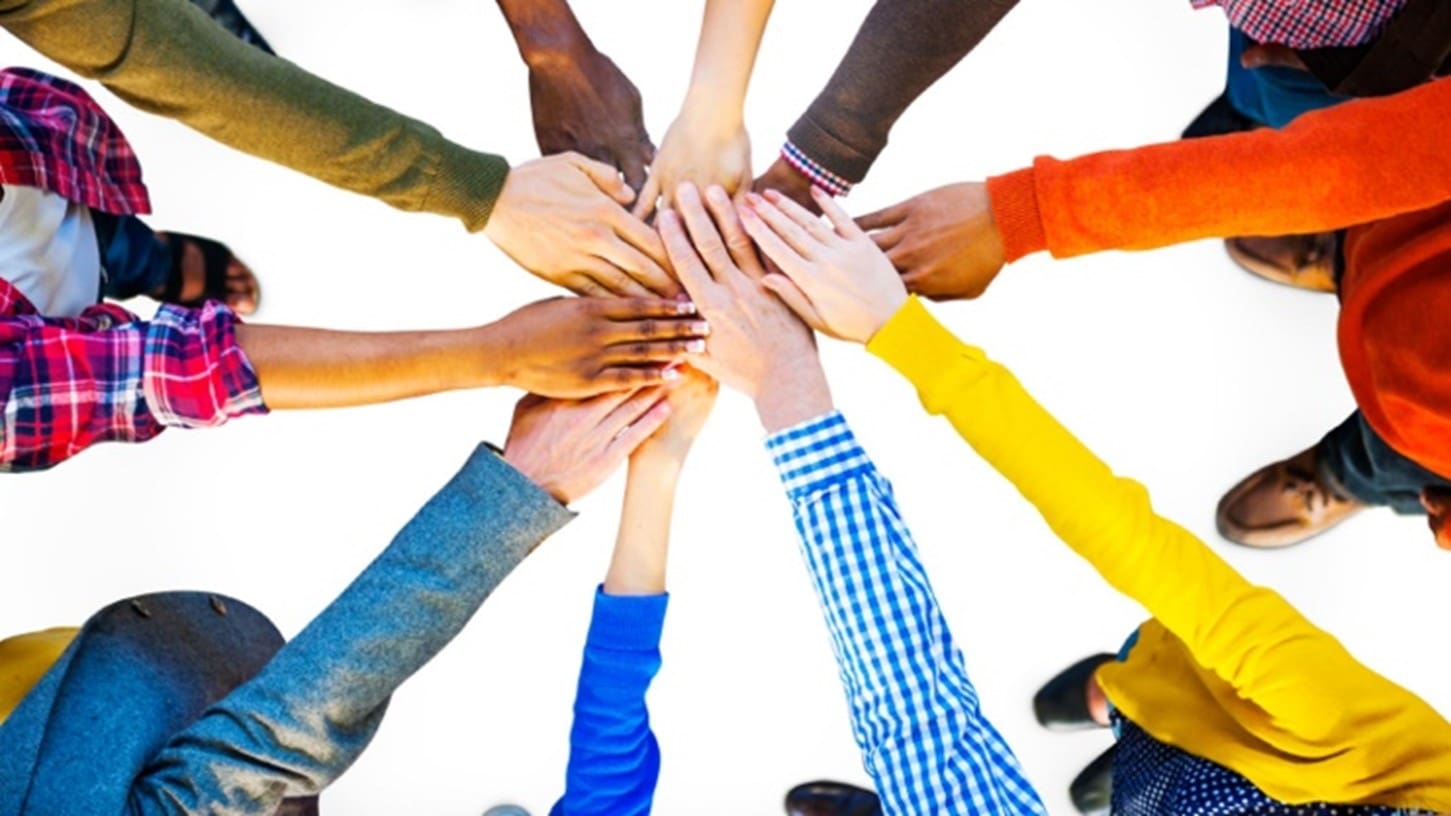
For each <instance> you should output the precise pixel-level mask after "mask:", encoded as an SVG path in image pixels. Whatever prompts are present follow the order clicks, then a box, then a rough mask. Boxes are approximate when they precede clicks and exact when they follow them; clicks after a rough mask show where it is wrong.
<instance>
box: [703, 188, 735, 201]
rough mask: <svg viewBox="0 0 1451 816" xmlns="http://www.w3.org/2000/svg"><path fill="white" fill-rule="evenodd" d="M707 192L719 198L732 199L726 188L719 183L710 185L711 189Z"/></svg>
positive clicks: (712, 196)
mask: <svg viewBox="0 0 1451 816" xmlns="http://www.w3.org/2000/svg"><path fill="white" fill-rule="evenodd" d="M705 194H706V195H708V196H710V197H711V198H714V199H717V200H726V201H729V200H730V196H729V195H727V194H726V191H725V188H724V187H722V186H720V185H719V184H712V185H710V189H708V190H706V191H705Z"/></svg>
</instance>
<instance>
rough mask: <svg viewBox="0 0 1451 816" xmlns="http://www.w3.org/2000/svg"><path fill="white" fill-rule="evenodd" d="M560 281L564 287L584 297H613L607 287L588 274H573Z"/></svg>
mask: <svg viewBox="0 0 1451 816" xmlns="http://www.w3.org/2000/svg"><path fill="white" fill-rule="evenodd" d="M562 283H563V284H564V286H565V288H567V289H569V291H571V292H574V293H575V294H576V295H582V296H584V297H592V298H612V297H614V293H613V292H611V291H610V290H609V289H606V288H605V287H604V286H601V285H600V283H599V282H598V281H596V280H595V279H594V278H591V277H589V276H588V275H582V274H575V275H573V276H571V277H569V278H566V279H565V280H564V281H562Z"/></svg>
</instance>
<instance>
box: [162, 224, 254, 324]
mask: <svg viewBox="0 0 1451 816" xmlns="http://www.w3.org/2000/svg"><path fill="white" fill-rule="evenodd" d="M156 237H157V238H158V239H160V240H161V242H162V243H168V242H169V241H171V240H172V238H171V236H169V235H167V234H166V233H164V232H158V233H156ZM206 286H207V266H206V256H205V255H204V254H203V253H202V250H201V247H199V246H197V245H196V244H194V243H191V242H188V243H187V244H186V245H185V246H184V247H182V256H181V295H180V296H178V297H177V298H176V299H175V302H177V303H183V304H184V303H194V302H197V301H200V300H201V299H203V298H204V297H207V296H211V297H217V294H216V293H209V292H207V291H206ZM152 297H153V298H155V299H157V300H161V299H162V296H161V294H160V293H153V294H152ZM261 298H262V285H261V283H259V282H258V280H257V276H256V275H254V274H253V273H252V269H251V268H250V267H248V266H247V265H246V264H244V263H242V262H241V261H240V260H238V259H237V257H236V256H235V255H233V256H232V258H231V260H229V261H228V262H227V291H226V292H225V294H224V296H222V297H217V299H218V300H221V301H222V302H223V303H226V304H227V306H228V307H229V308H231V310H232V311H234V312H236V313H237V314H239V315H242V316H243V317H245V316H247V315H250V314H253V313H254V312H256V311H257V303H258V301H260V300H261Z"/></svg>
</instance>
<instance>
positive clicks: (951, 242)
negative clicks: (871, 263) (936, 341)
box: [857, 183, 1006, 300]
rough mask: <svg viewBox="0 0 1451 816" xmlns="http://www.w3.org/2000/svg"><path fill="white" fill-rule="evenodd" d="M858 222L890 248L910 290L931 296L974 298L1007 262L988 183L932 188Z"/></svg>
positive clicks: (894, 262)
mask: <svg viewBox="0 0 1451 816" xmlns="http://www.w3.org/2000/svg"><path fill="white" fill-rule="evenodd" d="M857 224H858V225H859V226H861V228H862V229H864V230H866V231H867V232H870V233H871V234H872V240H873V241H875V242H876V244H877V246H878V247H880V248H881V250H882V251H883V252H885V253H887V258H888V259H890V260H891V262H892V265H893V266H895V267H897V271H898V272H901V273H902V282H903V283H905V284H907V289H908V291H910V292H913V293H916V294H919V295H921V296H923V297H925V298H929V299H931V300H961V299H970V298H975V297H977V296H978V295H981V294H982V293H983V291H985V290H986V289H987V288H988V285H989V284H991V283H992V282H993V279H994V278H996V277H997V274H998V272H999V271H1001V270H1002V268H1003V264H1004V263H1006V261H1005V259H1004V255H1003V237H1002V233H1000V232H999V231H998V226H997V222H996V221H995V220H994V219H993V210H992V202H991V201H989V199H988V193H987V186H986V185H983V184H977V183H963V184H949V185H948V186H946V187H938V188H937V189H935V190H928V191H927V192H925V193H922V194H921V195H919V196H916V197H915V198H909V199H907V200H906V201H903V202H902V203H901V204H896V205H894V206H891V207H888V208H886V209H885V210H878V211H877V212H874V213H869V214H867V215H863V216H862V217H860V218H858V219H857Z"/></svg>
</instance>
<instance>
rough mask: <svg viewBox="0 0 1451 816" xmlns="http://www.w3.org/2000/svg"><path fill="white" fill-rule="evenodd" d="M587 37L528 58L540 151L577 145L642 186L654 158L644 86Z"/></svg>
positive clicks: (575, 148) (564, 149)
mask: <svg viewBox="0 0 1451 816" xmlns="http://www.w3.org/2000/svg"><path fill="white" fill-rule="evenodd" d="M585 39H586V41H585V42H581V43H578V44H577V45H576V46H575V47H574V48H571V49H569V50H568V51H567V53H565V54H563V55H552V54H551V55H550V56H551V58H550V59H533V60H531V61H530V62H529V101H530V106H531V108H532V109H533V112H534V136H535V138H536V139H537V140H538V142H539V151H540V152H541V153H542V154H544V155H546V156H548V155H552V154H555V153H564V152H567V151H571V150H572V151H575V152H576V153H580V154H581V155H583V156H585V157H587V158H590V159H594V160H596V161H601V162H604V163H605V164H608V165H610V166H611V167H614V168H616V169H617V170H618V171H619V172H620V173H622V174H624V177H625V183H626V184H628V185H629V186H630V189H632V190H636V191H638V190H639V189H640V188H641V187H642V186H643V185H644V184H645V179H646V175H645V170H646V168H647V167H649V166H650V162H651V161H653V160H654V159H655V145H654V143H653V142H651V141H650V134H649V133H648V132H646V130H645V117H644V110H643V108H642V107H641V104H640V91H639V89H638V88H636V87H635V83H633V82H631V81H630V78H629V77H627V76H625V73H624V72H623V71H621V70H620V68H619V66H617V65H615V62H614V60H612V59H610V58H609V57H607V56H605V55H604V54H601V53H600V52H599V51H598V50H597V49H595V47H594V46H593V45H591V44H590V43H589V42H588V41H587V38H585ZM624 203H629V202H624Z"/></svg>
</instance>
